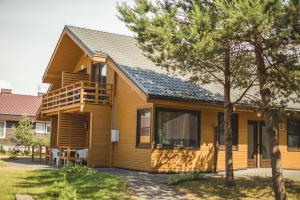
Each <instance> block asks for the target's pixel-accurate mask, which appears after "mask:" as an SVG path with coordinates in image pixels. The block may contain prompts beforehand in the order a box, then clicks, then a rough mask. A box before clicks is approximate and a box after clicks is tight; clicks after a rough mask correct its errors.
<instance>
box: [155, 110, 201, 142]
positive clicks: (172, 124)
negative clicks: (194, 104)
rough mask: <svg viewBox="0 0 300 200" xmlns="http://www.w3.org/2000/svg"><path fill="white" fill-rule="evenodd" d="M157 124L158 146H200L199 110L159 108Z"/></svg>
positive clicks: (156, 136)
mask: <svg viewBox="0 0 300 200" xmlns="http://www.w3.org/2000/svg"><path fill="white" fill-rule="evenodd" d="M155 124H156V132H155V140H156V144H157V146H161V147H199V144H200V113H199V112H194V111H186V110H173V109H165V108H158V109H157V110H156V122H155Z"/></svg>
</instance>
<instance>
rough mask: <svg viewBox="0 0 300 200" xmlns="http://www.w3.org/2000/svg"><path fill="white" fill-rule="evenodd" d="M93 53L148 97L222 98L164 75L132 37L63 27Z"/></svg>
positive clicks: (202, 100)
mask: <svg viewBox="0 0 300 200" xmlns="http://www.w3.org/2000/svg"><path fill="white" fill-rule="evenodd" d="M66 29H67V30H69V31H70V32H71V33H72V34H73V35H74V36H75V37H77V39H78V40H79V41H80V42H81V43H82V44H83V45H84V46H86V47H87V49H89V51H91V53H93V54H105V55H108V56H110V57H111V58H112V59H113V60H114V61H115V62H116V63H117V64H118V65H119V67H120V69H121V70H122V71H123V72H124V73H125V74H126V75H127V76H128V77H129V78H130V79H131V80H132V81H133V82H134V83H135V84H136V85H137V86H138V87H139V88H140V89H141V90H142V91H143V92H144V93H145V94H146V95H148V96H149V97H158V98H170V99H182V100H189V101H201V102H210V103H221V102H222V101H223V97H222V96H221V95H218V94H214V93H212V92H210V91H208V90H206V89H203V88H201V87H199V86H197V85H195V84H191V83H188V82H186V81H184V80H182V79H180V78H175V77H173V76H171V75H167V74H166V72H165V71H163V70H162V69H161V68H160V67H158V66H156V65H155V64H154V63H153V62H152V61H150V60H149V59H148V58H146V57H145V56H144V55H143V52H142V51H141V50H140V49H139V48H138V46H137V41H136V39H134V38H133V37H129V36H124V35H118V34H112V33H106V32H102V31H96V30H90V29H85V28H79V27H74V26H66Z"/></svg>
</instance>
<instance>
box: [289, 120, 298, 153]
mask: <svg viewBox="0 0 300 200" xmlns="http://www.w3.org/2000/svg"><path fill="white" fill-rule="evenodd" d="M287 131H288V133H287V134H288V141H287V143H288V147H292V148H298V149H299V148H300V119H289V120H288V130H287Z"/></svg>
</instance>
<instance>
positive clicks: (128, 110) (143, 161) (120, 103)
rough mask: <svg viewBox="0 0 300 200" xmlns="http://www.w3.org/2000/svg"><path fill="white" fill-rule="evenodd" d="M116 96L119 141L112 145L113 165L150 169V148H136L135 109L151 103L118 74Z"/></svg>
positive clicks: (148, 105) (149, 105)
mask: <svg viewBox="0 0 300 200" xmlns="http://www.w3.org/2000/svg"><path fill="white" fill-rule="evenodd" d="M116 96H117V129H119V130H120V141H119V143H117V144H114V146H113V154H112V156H113V166H115V167H122V168H130V169H137V170H146V171H150V154H151V149H150V148H149V149H147V148H136V120H137V109H138V108H143V107H151V106H152V104H147V103H146V102H145V101H144V100H143V99H142V98H140V96H139V95H138V94H137V93H136V92H135V90H134V89H133V88H131V86H129V85H128V84H127V83H126V82H125V81H124V79H123V78H122V77H120V76H117V88H116Z"/></svg>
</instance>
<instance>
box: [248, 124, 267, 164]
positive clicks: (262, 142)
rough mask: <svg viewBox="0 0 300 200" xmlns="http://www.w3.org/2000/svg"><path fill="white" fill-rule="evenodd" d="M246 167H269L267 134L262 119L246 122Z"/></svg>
mask: <svg viewBox="0 0 300 200" xmlns="http://www.w3.org/2000/svg"><path fill="white" fill-rule="evenodd" d="M248 167H261V168H266V167H271V159H270V148H269V136H268V134H267V133H266V131H265V124H264V122H263V121H249V122H248Z"/></svg>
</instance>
